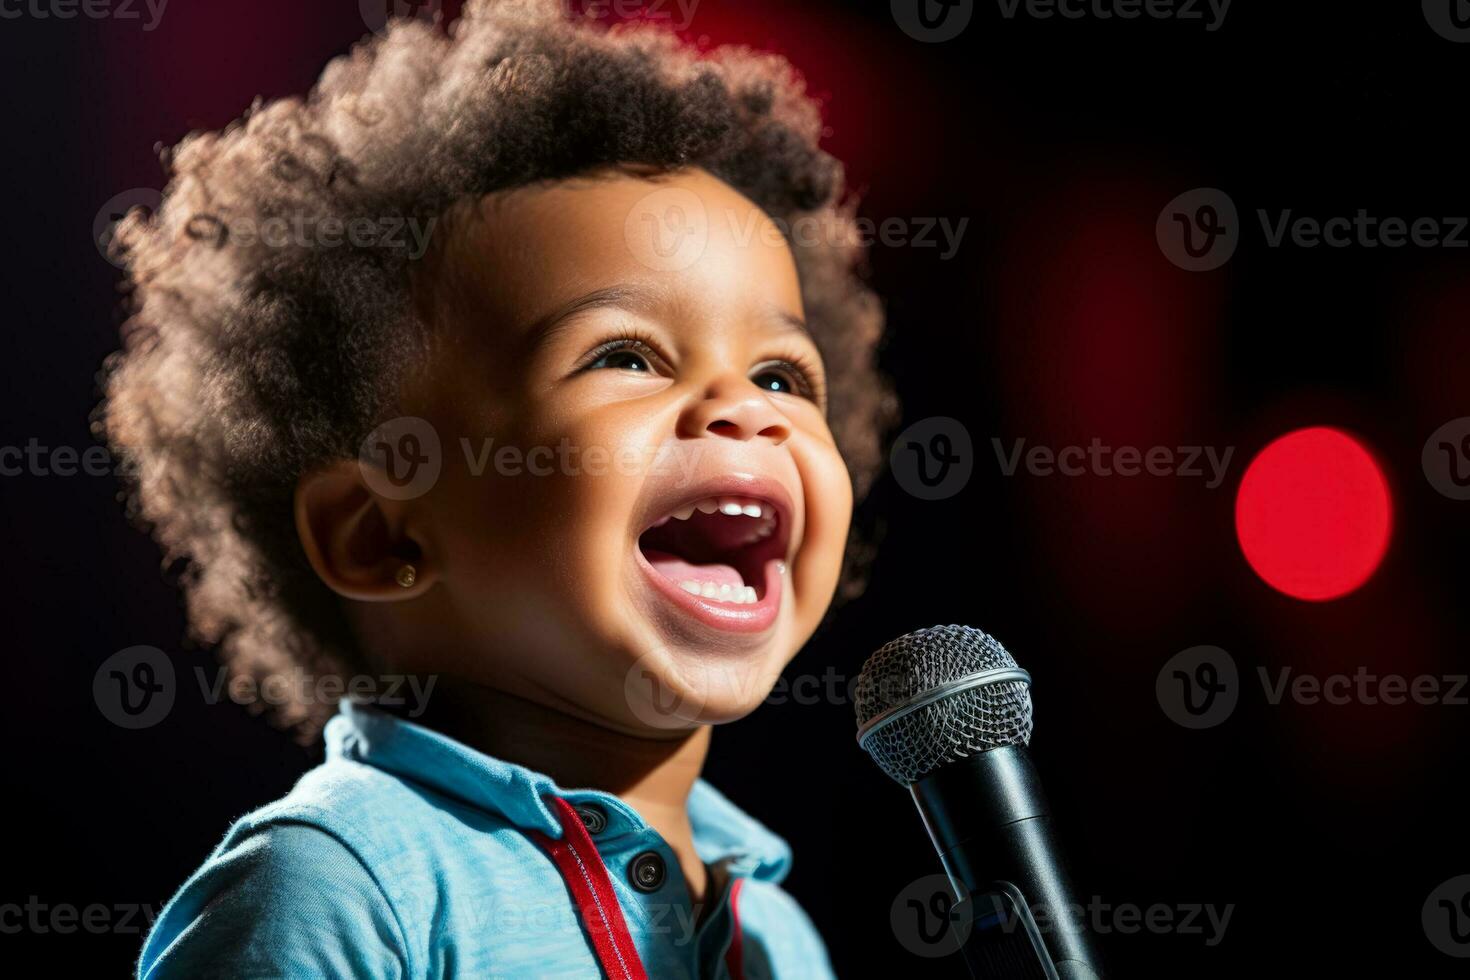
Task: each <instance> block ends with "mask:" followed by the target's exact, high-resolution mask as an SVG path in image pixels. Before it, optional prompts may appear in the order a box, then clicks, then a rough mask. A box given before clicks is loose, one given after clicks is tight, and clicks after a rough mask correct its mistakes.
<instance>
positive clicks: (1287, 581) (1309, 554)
mask: <svg viewBox="0 0 1470 980" xmlns="http://www.w3.org/2000/svg"><path fill="white" fill-rule="evenodd" d="M1391 525H1392V505H1391V502H1390V499H1389V493H1388V484H1387V482H1386V481H1385V480H1384V477H1383V471H1382V470H1380V469H1379V467H1378V463H1377V462H1376V461H1375V460H1374V459H1373V456H1372V454H1370V453H1369V452H1368V450H1367V449H1366V448H1364V447H1363V445H1362V444H1361V443H1360V442H1358V441H1357V440H1356V439H1354V438H1353V437H1352V436H1350V435H1348V434H1347V433H1345V432H1342V431H1340V430H1338V429H1332V428H1327V427H1320V426H1319V427H1314V428H1308V429H1297V430H1296V431H1294V432H1289V433H1287V434H1286V435H1284V436H1281V437H1280V438H1279V439H1276V440H1275V441H1274V442H1272V443H1270V444H1269V445H1268V446H1266V448H1265V449H1263V450H1261V452H1260V454H1259V455H1257V456H1256V458H1255V459H1253V460H1251V463H1250V466H1248V467H1247V468H1246V471H1245V476H1244V477H1243V478H1242V479H1241V481H1240V490H1239V492H1238V494H1237V495H1236V498H1235V530H1236V534H1237V535H1238V536H1239V538H1240V548H1241V550H1242V551H1243V552H1244V553H1245V559H1246V561H1247V562H1249V563H1250V566H1251V568H1253V569H1255V571H1256V574H1258V575H1260V576H1261V578H1262V579H1264V580H1265V581H1266V583H1267V584H1268V585H1270V586H1272V587H1273V588H1275V589H1278V590H1279V591H1281V592H1284V593H1286V594H1287V595H1289V596H1294V597H1295V598H1298V599H1310V600H1323V599H1335V598H1337V597H1339V596H1342V595H1346V594H1347V593H1349V592H1352V591H1353V590H1354V589H1356V588H1358V587H1359V586H1360V585H1362V584H1363V583H1364V582H1366V581H1367V580H1368V578H1369V576H1371V575H1372V574H1373V572H1374V571H1375V570H1376V569H1377V568H1378V565H1379V562H1381V561H1382V560H1383V554H1384V552H1385V551H1386V550H1387V548H1388V538H1389V533H1390V530H1391Z"/></svg>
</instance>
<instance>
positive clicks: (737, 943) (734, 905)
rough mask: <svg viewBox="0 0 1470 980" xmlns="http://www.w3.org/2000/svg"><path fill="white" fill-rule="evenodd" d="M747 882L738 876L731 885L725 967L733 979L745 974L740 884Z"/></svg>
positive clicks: (741, 978)
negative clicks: (728, 939) (741, 932)
mask: <svg viewBox="0 0 1470 980" xmlns="http://www.w3.org/2000/svg"><path fill="white" fill-rule="evenodd" d="M743 884H745V879H744V878H736V879H735V881H734V882H732V883H731V885H730V926H731V930H730V946H729V948H728V949H726V950H725V969H727V970H729V971H730V976H731V977H732V978H733V980H743V978H744V976H745V963H744V957H745V944H744V943H743V942H741V939H742V937H741V935H740V905H739V904H738V903H739V901H740V886H741V885H743Z"/></svg>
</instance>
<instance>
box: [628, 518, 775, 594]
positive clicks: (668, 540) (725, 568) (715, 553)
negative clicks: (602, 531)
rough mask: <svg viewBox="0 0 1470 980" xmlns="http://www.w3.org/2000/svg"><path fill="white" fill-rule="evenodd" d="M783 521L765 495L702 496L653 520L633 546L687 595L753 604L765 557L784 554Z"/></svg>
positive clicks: (764, 575) (765, 573)
mask: <svg viewBox="0 0 1470 980" xmlns="http://www.w3.org/2000/svg"><path fill="white" fill-rule="evenodd" d="M786 524H787V522H786V521H785V520H784V519H783V517H782V513H781V509H780V508H778V507H777V506H776V505H775V504H774V503H773V502H771V501H769V500H763V499H761V498H758V497H745V496H726V495H719V496H712V497H705V498H703V499H700V500H693V501H689V502H688V503H685V504H683V505H681V506H679V507H677V508H675V509H674V510H673V511H671V512H670V513H668V514H666V515H664V516H663V517H661V518H660V519H659V520H657V521H655V522H654V523H653V524H652V525H651V526H650V527H649V528H648V529H647V530H645V531H644V532H643V534H641V535H640V536H639V538H638V549H639V551H640V552H642V554H643V557H644V559H645V560H646V561H647V562H648V564H649V566H650V567H651V568H652V569H653V571H654V572H655V573H656V574H658V575H659V576H660V577H662V578H663V579H665V580H667V581H668V582H669V583H672V585H673V586H674V587H675V588H677V589H679V590H680V591H682V592H684V593H686V594H688V595H689V596H691V597H695V598H698V599H702V600H704V601H705V602H708V603H717V604H720V605H724V606H730V607H741V606H752V607H753V606H758V605H761V604H762V603H763V601H764V600H765V599H767V598H768V593H769V591H770V590H771V587H772V586H771V577H770V569H769V565H770V563H771V562H773V561H777V560H780V559H782V558H784V557H785V555H786V545H787V542H788V538H789V533H790V532H789V529H788V528H787V526H786Z"/></svg>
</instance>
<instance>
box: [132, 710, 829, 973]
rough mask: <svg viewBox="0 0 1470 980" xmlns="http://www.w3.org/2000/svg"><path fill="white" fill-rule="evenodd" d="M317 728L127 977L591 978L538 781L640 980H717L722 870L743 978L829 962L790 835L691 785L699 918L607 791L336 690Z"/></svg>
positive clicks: (675, 869)
mask: <svg viewBox="0 0 1470 980" xmlns="http://www.w3.org/2000/svg"><path fill="white" fill-rule="evenodd" d="M324 735H325V738H326V748H327V757H326V760H325V761H324V762H323V763H322V764H321V765H319V766H317V767H316V768H314V769H312V770H310V771H309V772H307V773H306V774H305V775H303V776H302V777H301V780H300V781H299V782H298V783H297V784H296V786H295V787H294V788H293V789H292V790H291V792H290V793H288V794H287V795H286V796H285V797H284V798H282V799H280V800H277V801H276V802H274V803H271V804H269V805H267V806H264V807H262V808H260V809H259V810H256V811H254V812H253V813H250V814H248V815H246V816H244V817H242V818H241V819H240V820H238V821H237V822H236V823H235V824H234V826H232V827H231V828H230V830H229V832H228V833H227V834H226V835H225V838H224V840H223V841H222V842H221V843H220V844H219V846H218V847H216V848H215V850H214V852H213V853H212V854H211V855H210V856H209V858H208V859H207V860H206V861H205V862H204V865H203V867H201V868H200V869H199V870H198V871H196V872H195V873H194V874H193V875H192V876H191V877H190V878H189V880H188V881H186V882H185V883H184V885H183V887H182V888H181V889H180V890H179V892H178V894H176V895H175V896H174V897H173V898H172V899H171V900H170V901H169V902H168V904H167V905H166V906H165V907H164V909H163V911H162V913H161V915H160V916H159V918H158V921H157V922H156V923H155V924H154V927H153V929H152V931H151V932H150V934H149V936H148V939H147V942H146V943H145V944H144V946H143V954H142V957H141V959H140V960H139V963H138V976H139V977H140V978H143V980H163V978H175V977H177V978H188V980H199V978H208V977H230V978H266V977H271V978H280V977H287V978H297V977H334V978H335V977H341V978H348V977H351V978H395V980H396V978H410V977H413V978H418V977H462V978H475V980H478V978H487V980H488V978H496V977H596V976H598V975H599V972H600V971H599V968H598V963H597V960H596V958H595V956H594V953H593V950H592V947H591V946H590V945H589V942H588V939H587V936H586V933H585V932H584V930H583V928H582V922H581V920H580V919H579V917H578V913H577V909H576V907H575V905H574V904H573V902H572V899H571V896H570V895H569V893H568V890H567V886H566V884H565V883H564V881H563V879H562V877H561V875H560V874H559V873H558V871H557V869H556V866H555V864H554V863H553V861H552V860H551V858H550V857H549V856H548V855H547V854H546V852H545V851H544V850H542V849H541V848H540V847H539V846H538V845H537V844H536V843H535V842H534V841H533V840H532V839H531V838H529V837H528V836H527V834H526V833H525V831H527V830H539V831H541V832H543V833H545V834H547V835H548V836H550V837H552V838H560V837H561V836H562V830H561V825H560V823H559V822H558V821H557V819H556V817H555V816H554V815H553V813H552V812H551V810H550V809H548V806H547V803H546V802H545V800H544V799H543V796H544V795H545V794H555V795H558V796H561V797H562V798H564V799H565V800H566V801H567V802H568V803H571V804H572V805H573V806H574V807H577V808H578V812H579V814H581V815H583V818H584V823H585V824H586V826H587V828H588V830H589V831H592V832H593V833H592V835H591V836H592V841H593V843H594V844H595V845H596V847H597V851H598V853H599V854H600V855H601V857H602V860H603V863H604V864H605V865H606V867H607V871H608V875H609V877H610V878H611V880H612V884H613V888H614V890H615V891H616V893H617V898H618V903H619V905H621V907H622V910H623V915H624V918H625V919H626V920H627V924H628V929H629V931H630V933H631V935H632V939H633V941H634V944H635V945H636V947H637V949H638V953H639V955H640V956H641V958H642V960H643V963H644V966H645V968H646V969H647V971H648V975H649V977H651V978H656V980H657V978H663V977H726V976H728V973H727V971H726V967H725V962H724V957H725V953H726V949H727V948H728V947H729V945H730V943H731V939H732V936H733V935H734V934H735V931H736V922H735V920H734V918H733V917H732V915H731V910H730V907H729V897H730V890H731V885H732V883H733V881H734V879H735V878H743V879H744V882H743V883H742V885H741V888H740V896H739V902H738V909H737V912H738V929H739V934H740V948H741V959H742V963H743V970H744V974H745V976H746V977H749V978H752V980H756V978H763V977H787V976H791V977H798V976H799V977H828V976H831V975H832V970H831V965H830V963H829V962H828V959H827V953H826V949H825V948H824V947H823V945H822V940H821V938H820V937H819V936H818V935H817V932H816V930H815V929H814V928H813V927H812V924H811V921H810V920H809V919H808V918H807V916H806V914H805V913H804V912H803V911H802V910H801V907H800V906H799V905H797V903H796V901H795V900H794V899H792V898H791V897H790V896H789V895H787V894H786V893H785V892H784V891H782V890H781V889H780V888H779V887H778V882H780V881H781V880H782V878H784V877H785V876H786V873H787V871H788V869H789V868H790V865H791V850H790V848H789V847H788V846H787V844H786V842H785V841H783V840H781V838H779V837H777V836H776V835H775V834H773V833H771V831H769V830H767V829H766V828H765V827H763V826H761V824H759V823H757V822H756V821H755V820H754V819H753V818H751V817H750V816H748V815H747V814H745V813H743V812H742V811H741V810H740V809H739V808H737V807H736V806H735V805H734V804H733V803H731V802H730V801H729V800H727V799H726V798H725V797H724V796H723V795H721V794H720V793H719V792H718V791H717V790H716V789H715V788H714V787H712V786H710V785H709V784H708V783H706V782H705V781H704V780H702V779H701V780H699V781H698V782H697V783H696V784H695V786H694V789H693V791H692V792H691V794H690V797H689V819H690V823H691V825H692V828H693V833H694V847H695V850H696V851H697V852H698V854H699V857H700V858H701V859H702V860H703V861H704V862H705V863H706V864H710V865H713V866H715V867H716V868H717V869H720V870H721V872H722V873H718V874H716V875H712V876H711V878H710V887H709V889H708V892H709V894H708V895H707V897H706V899H707V901H708V902H710V903H712V905H711V906H710V907H709V908H708V910H707V911H706V912H705V917H704V918H703V919H702V920H699V921H698V923H697V924H696V919H697V911H696V909H695V908H694V907H693V906H692V905H691V903H690V900H689V893H688V890H687V888H686V887H685V882H684V877H683V874H682V872H681V871H680V869H679V862H678V860H677V859H676V858H675V856H674V853H673V851H672V849H670V847H669V846H668V844H667V843H665V841H664V840H663V838H662V837H661V836H659V834H658V833H657V832H656V831H654V830H653V829H652V828H651V827H649V825H648V824H647V823H645V822H644V820H643V819H642V818H641V817H640V816H639V815H638V814H637V813H636V812H635V811H634V810H633V809H632V808H631V807H629V806H628V805H627V804H625V803H623V802H622V801H621V800H620V799H618V798H617V797H616V796H613V795H612V794H609V793H604V792H601V791H598V790H588V789H562V788H560V787H558V786H557V785H556V784H555V783H553V782H552V781H551V779H549V778H548V777H547V776H545V775H542V774H540V773H537V772H533V771H532V770H530V769H526V768H524V767H522V766H517V765H513V764H511V763H508V762H503V761H501V760H498V759H494V758H491V757H490V756H487V755H485V754H483V753H480V752H477V751H475V750H473V749H470V748H469V747H467V746H465V745H462V744H460V743H459V742H456V741H454V740H453V739H450V738H447V737H445V736H443V735H440V734H438V733H437V732H434V731H432V730H430V729H428V728H424V727H423V726H420V725H416V724H413V723H412V722H408V721H404V720H401V719H399V718H396V717H394V716H392V715H389V714H386V713H384V712H382V711H380V710H377V709H375V708H371V707H367V706H363V705H357V704H354V703H353V702H351V701H350V700H344V701H343V702H342V708H341V711H340V713H339V714H337V715H336V716H335V717H333V718H332V720H331V721H330V722H328V724H327V727H326V729H325V732H324ZM649 851H653V852H656V854H657V855H658V856H659V857H660V858H661V859H662V868H661V870H662V871H663V872H664V876H663V881H662V884H661V885H659V886H658V887H657V888H656V889H655V890H653V891H651V892H646V891H643V890H641V889H640V888H638V887H635V885H634V883H633V881H632V880H631V879H630V873H631V868H632V866H633V864H634V863H635V859H639V860H641V861H642V862H643V863H645V864H646V863H647V862H649V861H650V860H651V859H650V858H649V857H648V856H647V853H646V852H649ZM645 870H646V868H645ZM643 884H644V886H645V887H646V886H647V884H648V882H647V880H646V879H645V881H644V882H643Z"/></svg>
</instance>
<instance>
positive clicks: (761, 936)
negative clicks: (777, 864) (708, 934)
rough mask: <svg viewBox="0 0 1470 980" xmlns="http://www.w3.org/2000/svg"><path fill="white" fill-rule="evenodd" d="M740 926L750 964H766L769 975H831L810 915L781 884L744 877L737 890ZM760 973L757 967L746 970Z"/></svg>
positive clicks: (819, 935)
mask: <svg viewBox="0 0 1470 980" xmlns="http://www.w3.org/2000/svg"><path fill="white" fill-rule="evenodd" d="M739 911H740V929H741V934H742V937H743V941H744V944H745V946H746V948H747V954H746V955H747V958H749V959H751V960H752V961H753V962H752V963H751V966H752V967H755V966H756V963H758V962H760V961H761V960H765V961H766V962H768V963H769V966H770V969H769V971H768V975H771V976H785V975H787V974H796V975H800V976H810V977H829V976H832V975H833V973H832V964H831V961H830V960H829V959H828V956H827V947H826V945H825V944H824V943H823V942H822V936H821V934H820V933H819V932H817V927H816V926H815V925H813V924H812V920H811V918H810V916H808V915H807V913H806V910H805V909H803V908H802V907H801V903H799V902H798V901H797V900H796V899H795V898H794V897H792V895H791V894H790V893H789V892H787V891H786V890H785V889H783V888H782V887H781V886H780V885H778V884H776V883H774V882H770V881H762V880H760V879H757V878H746V879H745V880H744V882H743V883H742V884H741V891H740V902H739ZM748 972H749V973H750V974H751V975H758V974H760V970H759V969H758V968H755V969H751V970H748Z"/></svg>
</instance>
